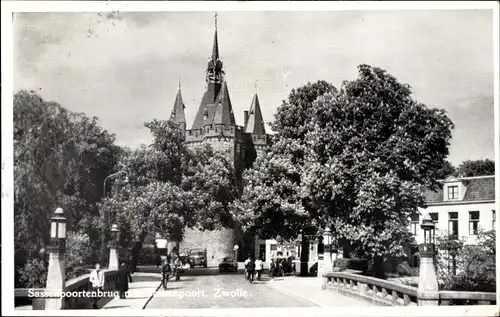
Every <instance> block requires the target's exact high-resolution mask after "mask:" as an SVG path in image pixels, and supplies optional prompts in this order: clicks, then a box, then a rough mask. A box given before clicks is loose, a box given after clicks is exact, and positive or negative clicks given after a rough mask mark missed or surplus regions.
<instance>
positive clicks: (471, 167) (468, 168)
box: [456, 159, 495, 177]
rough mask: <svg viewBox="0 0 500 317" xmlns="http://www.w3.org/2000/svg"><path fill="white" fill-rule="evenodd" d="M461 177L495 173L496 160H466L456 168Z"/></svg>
mask: <svg viewBox="0 0 500 317" xmlns="http://www.w3.org/2000/svg"><path fill="white" fill-rule="evenodd" d="M456 175H457V176H459V177H473V176H486V175H495V162H494V161H492V160H488V159H485V160H476V161H471V160H468V161H465V162H462V164H460V165H459V166H458V168H457V170H456Z"/></svg>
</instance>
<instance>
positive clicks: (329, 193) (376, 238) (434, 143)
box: [238, 65, 453, 258]
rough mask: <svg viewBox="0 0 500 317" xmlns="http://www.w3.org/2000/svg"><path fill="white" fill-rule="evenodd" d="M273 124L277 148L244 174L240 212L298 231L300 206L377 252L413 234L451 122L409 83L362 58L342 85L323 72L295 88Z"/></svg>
mask: <svg viewBox="0 0 500 317" xmlns="http://www.w3.org/2000/svg"><path fill="white" fill-rule="evenodd" d="M297 92H299V94H300V95H301V96H306V97H305V98H300V97H297V96H296V95H297ZM304 109H306V110H304ZM305 115H307V116H305ZM295 116H297V117H295ZM273 127H274V128H275V129H276V137H275V140H274V141H275V145H274V146H273V148H272V149H271V152H270V153H269V155H268V156H266V157H265V158H262V161H257V162H256V164H255V166H254V167H253V168H252V169H250V170H249V171H247V172H246V173H245V175H244V177H245V181H246V182H248V183H250V184H254V185H250V186H247V187H245V189H244V193H243V197H242V201H241V202H239V203H238V204H239V205H240V206H244V207H241V208H240V209H241V210H240V213H241V214H243V215H244V216H240V219H242V218H243V220H242V221H243V222H244V223H246V226H247V227H254V228H255V230H257V231H259V229H258V228H266V227H269V226H270V225H269V224H270V223H275V224H279V226H278V229H277V230H275V231H279V234H280V235H282V236H286V235H287V234H288V235H293V234H296V229H294V227H293V226H289V224H288V222H287V221H288V219H290V218H291V219H296V218H297V216H296V215H300V216H301V217H302V218H301V219H308V221H309V223H313V221H315V223H314V224H319V226H320V227H324V226H325V225H326V224H327V223H329V224H330V226H331V228H332V230H333V231H334V233H335V236H336V238H338V239H343V240H347V241H350V242H351V244H352V247H353V248H354V251H357V253H358V254H360V255H363V256H364V257H368V258H373V257H381V256H382V255H386V254H400V253H401V251H402V249H401V247H400V246H401V245H402V242H403V241H406V240H407V239H409V238H410V235H409V233H408V230H407V227H408V217H409V216H410V214H411V213H414V212H416V210H417V207H421V206H423V205H424V200H423V195H422V188H423V187H424V186H425V187H431V188H432V187H434V186H436V185H437V182H436V172H437V170H438V169H440V168H441V167H442V166H443V162H444V159H445V158H446V156H447V155H448V145H449V141H450V138H451V129H452V128H453V123H452V122H451V121H450V120H449V119H448V117H447V116H446V113H445V111H444V110H439V109H429V108H428V107H426V106H425V105H424V104H421V103H419V102H417V101H415V100H413V99H412V97H411V90H410V87H409V86H408V85H406V84H401V83H399V82H398V81H397V80H396V78H394V77H393V76H391V75H389V74H388V73H386V72H385V71H383V70H381V69H379V68H375V67H371V66H368V65H361V66H360V67H359V76H358V78H357V79H356V80H354V81H350V82H347V81H346V82H344V83H343V85H342V87H341V89H340V90H339V91H337V90H336V89H335V88H333V86H331V85H330V84H328V83H325V82H318V83H316V84H312V85H311V84H308V85H306V86H305V87H302V88H301V89H297V90H294V91H292V93H291V94H290V96H289V100H288V102H285V103H284V104H283V105H282V107H280V109H279V110H278V113H277V115H276V122H275V123H274V124H273ZM262 193H264V195H262ZM278 205H279V206H278ZM292 205H293V206H292ZM280 206H281V207H280ZM282 206H286V207H289V208H291V209H293V210H294V211H293V212H291V211H288V210H286V207H285V210H283V207H282ZM245 209H246V210H247V212H246V214H245V213H244V212H243V211H245ZM285 214H287V215H290V214H292V215H293V216H292V217H290V216H284V215H285ZM285 218H286V219H287V220H285ZM309 223H306V222H305V221H303V223H302V226H303V227H305V228H307V227H308V224H309ZM294 231H295V232H294ZM275 233H277V232H275Z"/></svg>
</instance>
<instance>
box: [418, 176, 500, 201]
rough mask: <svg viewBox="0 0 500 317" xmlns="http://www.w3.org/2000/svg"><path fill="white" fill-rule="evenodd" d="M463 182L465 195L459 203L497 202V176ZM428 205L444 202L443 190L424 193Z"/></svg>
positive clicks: (464, 180)
mask: <svg viewBox="0 0 500 317" xmlns="http://www.w3.org/2000/svg"><path fill="white" fill-rule="evenodd" d="M458 180H459V181H462V182H463V183H464V185H465V187H466V190H465V195H464V198H463V199H462V200H459V201H481V200H495V176H488V177H481V178H463V179H460V178H459V179H458ZM424 195H425V201H426V202H427V203H441V202H444V200H443V189H442V188H440V189H438V190H437V191H430V190H428V191H426V192H425V193H424Z"/></svg>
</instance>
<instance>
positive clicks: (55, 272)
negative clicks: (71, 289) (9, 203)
mask: <svg viewBox="0 0 500 317" xmlns="http://www.w3.org/2000/svg"><path fill="white" fill-rule="evenodd" d="M65 252H66V218H65V217H64V212H63V210H62V208H57V209H56V211H55V212H54V216H53V217H52V219H51V225H50V246H49V265H48V272H47V283H46V289H47V290H49V291H51V292H62V291H63V290H64V285H65V260H64V253H65ZM62 308H63V300H62V298H61V297H51V298H46V301H45V309H47V310H56V309H57V310H58V309H62Z"/></svg>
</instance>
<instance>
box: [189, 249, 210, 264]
mask: <svg viewBox="0 0 500 317" xmlns="http://www.w3.org/2000/svg"><path fill="white" fill-rule="evenodd" d="M190 257H191V262H190V264H191V267H195V266H203V267H207V249H194V250H191V252H190Z"/></svg>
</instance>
